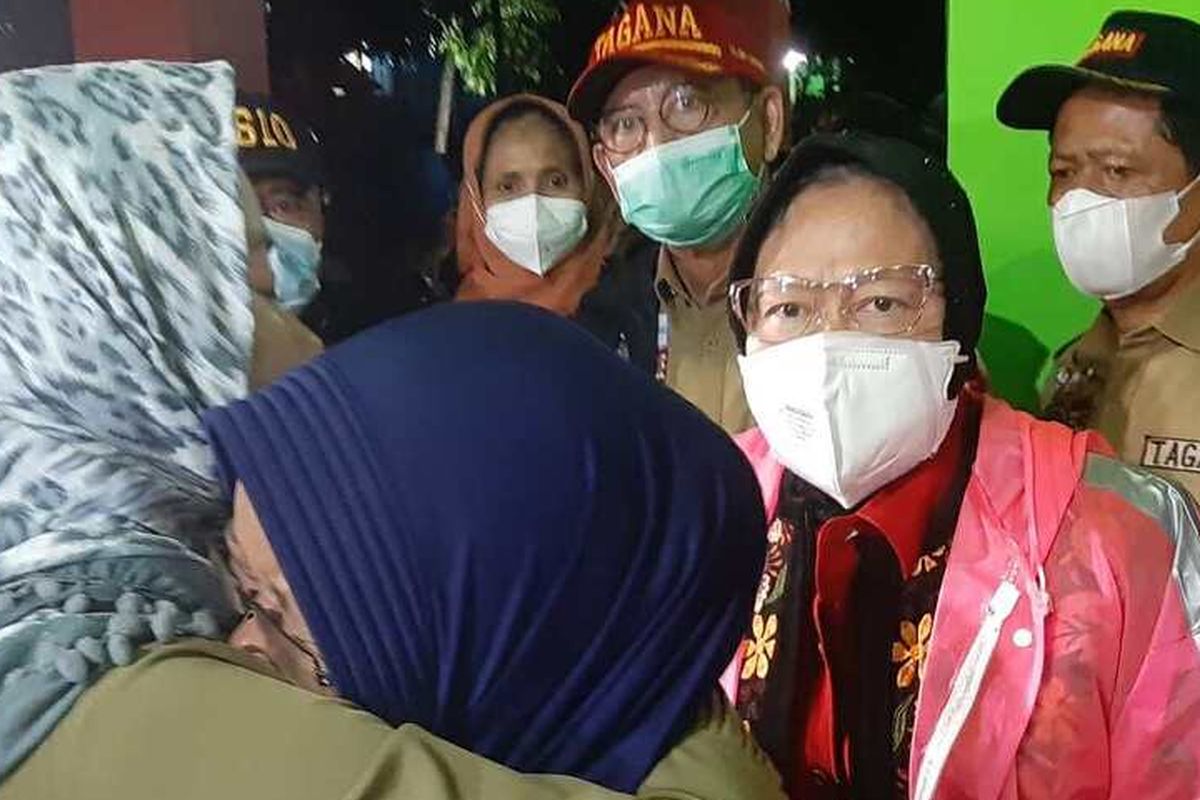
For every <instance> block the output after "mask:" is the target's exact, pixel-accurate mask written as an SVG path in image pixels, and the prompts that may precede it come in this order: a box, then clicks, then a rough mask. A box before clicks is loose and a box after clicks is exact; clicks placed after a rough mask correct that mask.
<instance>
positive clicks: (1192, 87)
mask: <svg viewBox="0 0 1200 800" xmlns="http://www.w3.org/2000/svg"><path fill="white" fill-rule="evenodd" d="M1089 83H1099V84H1107V85H1111V86H1114V87H1121V88H1126V89H1134V90H1138V91H1144V92H1150V93H1154V94H1161V95H1163V96H1168V95H1170V96H1174V97H1178V98H1179V99H1181V100H1183V101H1184V102H1186V103H1188V104H1189V105H1192V106H1194V107H1197V108H1200V23H1197V22H1195V21H1194V20H1190V19H1185V18H1183V17H1177V16H1171V15H1169V14H1154V13H1150V12H1147V11H1118V12H1116V13H1114V14H1113V15H1112V16H1110V17H1109V18H1108V19H1107V20H1106V21H1105V23H1104V27H1103V28H1101V30H1100V34H1099V35H1098V36H1097V37H1096V38H1095V40H1094V41H1093V42H1092V43H1091V44H1090V45H1089V46H1088V48H1087V50H1086V51H1084V54H1083V58H1081V59H1080V60H1079V63H1078V64H1076V65H1075V66H1068V65H1065V64H1048V65H1043V66H1038V67H1033V68H1031V69H1027V70H1025V72H1022V73H1021V74H1020V75H1018V76H1017V78H1016V80H1014V81H1013V82H1012V83H1011V84H1010V85H1009V87H1008V88H1007V89H1005V90H1004V94H1003V95H1001V97H1000V102H999V104H998V105H997V106H996V116H997V117H998V118H999V119H1000V121H1001V122H1003V123H1004V124H1005V125H1008V126H1009V127H1010V128H1019V129H1022V130H1051V129H1052V128H1053V127H1054V123H1055V120H1056V119H1057V118H1058V110H1059V108H1061V107H1062V104H1063V103H1064V102H1066V100H1067V98H1069V97H1070V96H1071V95H1072V94H1074V93H1075V92H1076V91H1078V90H1079V89H1080V88H1082V87H1083V86H1084V85H1086V84H1089Z"/></svg>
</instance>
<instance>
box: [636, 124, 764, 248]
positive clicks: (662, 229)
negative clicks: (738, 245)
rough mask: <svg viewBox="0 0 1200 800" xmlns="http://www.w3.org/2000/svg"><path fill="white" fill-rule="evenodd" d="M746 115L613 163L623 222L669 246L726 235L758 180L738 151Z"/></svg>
mask: <svg viewBox="0 0 1200 800" xmlns="http://www.w3.org/2000/svg"><path fill="white" fill-rule="evenodd" d="M749 114H750V112H749V111H747V112H746V116H745V117H742V121H741V122H739V123H738V124H736V125H723V126H721V127H720V128H713V129H712V130H707V131H702V132H700V133H696V134H692V135H691V136H687V137H685V138H683V139H677V140H675V141H673V142H667V143H666V144H664V145H660V146H658V147H652V148H650V149H649V150H647V151H646V152H644V153H642V154H640V155H638V156H637V157H636V158H632V159H630V160H629V161H626V162H625V163H624V164H621V165H620V166H618V167H615V168H614V169H613V171H612V172H613V177H614V178H615V180H616V184H617V199H618V200H619V201H620V203H621V216H623V217H624V218H625V221H626V222H628V223H629V224H630V225H632V226H633V227H635V228H637V229H638V230H640V231H641V232H642V233H644V234H645V235H646V236H648V237H650V238H651V239H653V240H654V241H656V242H660V243H662V244H665V245H669V246H671V247H703V246H704V245H709V244H714V243H716V242H721V241H723V240H725V239H726V238H728V237H729V236H730V235H731V234H732V233H733V232H734V231H735V230H736V229H737V228H738V226H739V225H741V224H742V223H743V222H744V221H745V219H746V214H747V212H748V211H749V210H750V204H751V203H752V202H753V201H754V197H755V195H756V194H757V193H758V187H759V184H760V183H761V182H762V181H761V178H760V176H758V175H755V174H754V173H753V172H751V171H750V166H749V165H748V164H747V163H746V155H745V153H744V152H743V151H742V137H741V127H742V124H743V123H745V121H746V119H747V118H748V117H749Z"/></svg>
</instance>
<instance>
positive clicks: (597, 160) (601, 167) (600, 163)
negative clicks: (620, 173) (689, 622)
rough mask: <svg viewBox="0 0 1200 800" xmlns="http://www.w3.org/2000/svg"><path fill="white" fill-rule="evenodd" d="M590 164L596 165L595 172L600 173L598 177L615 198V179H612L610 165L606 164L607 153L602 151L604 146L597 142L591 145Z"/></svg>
mask: <svg viewBox="0 0 1200 800" xmlns="http://www.w3.org/2000/svg"><path fill="white" fill-rule="evenodd" d="M592 163H593V164H595V165H596V171H597V172H599V173H600V177H602V178H604V182H605V183H607V184H608V188H609V189H610V190H611V191H612V193H613V196H614V197H615V196H616V194H617V179H616V178H615V177H613V171H612V165H611V164H609V163H608V153H607V152H606V151H605V150H604V145H602V144H600V143H599V142H596V143H595V144H594V145H592Z"/></svg>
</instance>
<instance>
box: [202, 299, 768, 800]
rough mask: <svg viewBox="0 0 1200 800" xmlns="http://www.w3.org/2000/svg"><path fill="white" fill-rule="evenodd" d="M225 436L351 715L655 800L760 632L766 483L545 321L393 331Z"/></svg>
mask: <svg viewBox="0 0 1200 800" xmlns="http://www.w3.org/2000/svg"><path fill="white" fill-rule="evenodd" d="M207 424H208V428H209V433H210V436H211V438H212V440H213V442H214V445H215V448H216V451H217V454H218V460H219V461H220V463H221V465H222V469H223V471H224V475H225V478H226V481H227V483H229V484H232V483H233V482H234V481H241V482H242V484H243V485H244V486H245V488H246V491H247V493H248V494H249V496H250V499H251V500H252V502H253V504H254V506H255V509H256V510H257V512H258V514H259V517H260V519H261V521H262V524H263V528H264V530H265V531H266V533H267V537H268V539H269V540H270V542H271V545H272V547H273V548H274V550H275V552H276V554H277V556H278V558H279V561H280V564H281V566H282V567H283V571H284V574H285V576H286V577H287V579H288V582H289V583H290V585H291V586H292V589H293V591H294V592H295V594H296V598H297V600H298V601H299V604H300V608H301V610H302V611H303V613H304V616H305V618H306V620H307V622H308V624H309V626H310V629H311V630H312V632H313V635H314V637H315V638H316V641H317V644H318V646H319V647H320V649H321V652H322V654H323V655H324V657H325V659H326V662H327V666H328V668H329V672H330V675H331V678H332V681H333V683H334V686H335V687H336V688H337V689H338V691H339V692H340V693H341V694H342V696H344V697H346V698H348V699H350V700H352V701H353V702H355V703H356V704H358V705H359V706H361V707H362V708H365V709H367V710H369V711H371V712H373V713H374V714H376V715H378V716H380V717H382V718H383V719H385V720H387V721H388V722H389V723H392V724H401V723H406V722H411V723H417V724H419V725H421V726H423V727H425V728H426V729H428V730H429V731H431V732H433V733H435V734H437V735H438V736H441V737H444V738H446V739H449V740H450V741H452V742H454V743H456V744H458V745H460V746H462V747H464V748H466V749H468V750H472V751H474V752H476V753H479V754H481V755H484V756H487V757H489V758H492V759H494V760H496V761H499V762H502V763H504V764H507V765H508V766H510V767H513V768H515V769H517V770H521V771H524V772H550V773H562V774H571V775H576V776H578V777H582V778H585V779H587V780H590V781H593V782H596V783H600V784H603V785H606V786H608V787H611V788H613V789H617V790H620V791H632V790H634V789H635V788H636V787H637V786H638V785H639V784H640V783H641V782H642V780H643V779H644V778H645V777H646V775H647V774H648V773H649V771H650V770H651V769H652V767H653V766H654V764H655V763H656V762H657V761H658V760H659V759H661V758H662V756H663V755H665V753H666V752H667V750H669V749H670V748H671V747H672V746H673V745H674V744H675V743H677V741H678V740H679V738H680V737H681V735H682V734H683V733H684V732H685V731H686V729H687V728H688V726H689V724H690V723H691V722H692V721H693V718H694V716H695V715H696V713H697V711H698V709H699V708H700V707H701V705H702V703H703V702H705V701H706V700H707V698H708V696H709V693H711V692H712V691H713V690H714V689H715V687H716V681H717V678H718V676H719V675H720V673H721V670H722V668H723V667H724V666H725V664H726V663H727V662H728V661H729V659H730V658H731V656H732V655H733V652H734V649H735V648H736V646H737V642H738V639H739V636H740V634H741V632H742V630H743V628H744V627H745V624H746V622H747V620H748V619H749V617H750V613H751V605H752V601H753V595H754V592H755V589H756V585H757V582H758V576H759V572H760V569H761V567H762V563H763V556H764V540H763V536H762V531H763V530H765V529H766V523H765V521H764V518H763V509H762V501H761V499H760V496H759V492H758V488H757V483H756V481H755V478H754V475H753V473H752V471H751V469H750V467H749V465H748V464H747V463H746V462H745V460H744V459H743V458H742V456H741V454H740V453H739V452H738V450H737V449H736V447H735V446H734V445H733V443H732V442H731V441H730V440H729V439H728V438H727V437H726V436H725V435H724V434H723V433H722V432H721V431H720V430H719V429H718V428H716V427H715V426H714V425H712V424H711V423H710V422H708V420H706V419H705V418H704V417H703V415H701V414H700V413H699V412H698V411H696V410H695V409H693V408H692V407H691V406H690V405H688V404H687V403H686V402H684V401H683V400H681V399H679V398H678V397H676V396H675V395H673V394H672V393H670V392H669V391H667V390H666V389H664V388H662V387H660V386H659V385H657V384H655V383H654V382H652V381H651V380H649V379H648V378H646V377H644V376H642V375H641V374H640V373H638V372H636V371H635V370H633V369H631V368H629V367H628V366H626V365H625V364H623V363H622V362H621V361H620V360H619V359H618V358H616V357H615V356H613V355H611V354H610V353H609V352H608V351H607V350H606V349H605V348H604V347H603V346H602V345H600V344H598V343H596V342H594V341H593V340H592V339H591V337H589V336H588V335H587V334H586V333H584V332H582V331H580V330H579V329H577V328H576V327H575V326H574V325H572V324H571V323H569V322H565V321H563V320H560V319H558V318H557V317H555V316H554V315H552V314H549V313H547V312H544V311H541V310H538V309H535V308H532V307H529V306H524V305H515V304H512V305H510V304H502V303H484V304H470V303H466V304H453V305H449V306H443V307H439V308H435V309H432V310H429V311H425V312H422V313H419V314H416V315H413V316H410V317H407V318H405V319H402V320H396V321H393V322H390V323H387V324H384V325H382V326H380V327H378V328H375V329H373V330H371V331H369V332H367V333H366V334H363V335H361V336H360V337H358V338H355V339H352V340H350V341H348V342H346V343H344V344H342V345H340V346H339V347H337V348H335V349H333V350H330V351H329V352H328V353H327V354H326V355H324V356H323V357H321V358H320V359H318V360H317V361H316V362H314V363H312V364H311V365H309V366H307V367H305V368H303V369H301V370H299V371H297V372H295V373H292V374H291V375H289V376H288V377H286V378H284V379H283V380H282V381H281V382H279V383H278V384H276V385H275V386H273V387H272V388H270V389H268V390H266V391H264V392H261V393H259V394H258V395H255V396H253V397H251V398H250V399H249V400H246V401H241V402H238V403H235V404H234V405H232V406H229V407H227V408H224V409H221V410H218V411H215V412H212V413H211V414H210V415H209V417H208V419H207Z"/></svg>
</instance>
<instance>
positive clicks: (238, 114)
mask: <svg viewBox="0 0 1200 800" xmlns="http://www.w3.org/2000/svg"><path fill="white" fill-rule="evenodd" d="M233 125H234V130H235V131H236V134H237V146H238V148H239V149H243V150H252V149H255V148H258V147H263V148H268V149H275V148H281V149H285V150H296V149H297V148H298V145H297V143H296V135H295V134H294V133H293V132H292V126H291V125H289V124H288V121H287V120H286V119H284V118H283V115H281V114H279V113H277V112H275V111H266V110H264V109H261V108H254V109H251V108H247V107H246V106H237V107H236V108H234V110H233Z"/></svg>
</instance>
